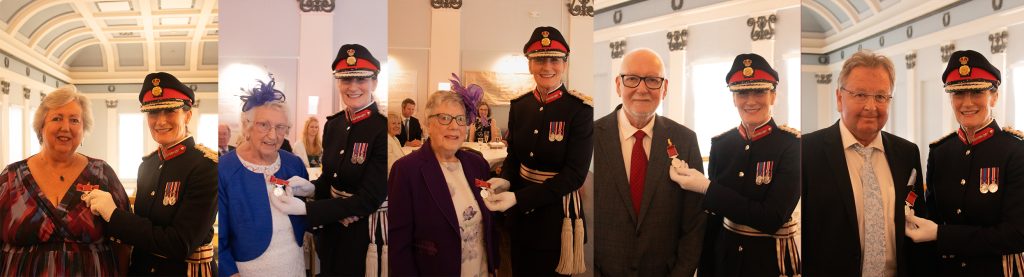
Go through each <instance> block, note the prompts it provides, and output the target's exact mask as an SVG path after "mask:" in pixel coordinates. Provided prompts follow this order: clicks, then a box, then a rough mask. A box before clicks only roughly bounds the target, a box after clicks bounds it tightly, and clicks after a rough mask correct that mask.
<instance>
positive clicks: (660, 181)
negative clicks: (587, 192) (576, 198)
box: [593, 105, 707, 276]
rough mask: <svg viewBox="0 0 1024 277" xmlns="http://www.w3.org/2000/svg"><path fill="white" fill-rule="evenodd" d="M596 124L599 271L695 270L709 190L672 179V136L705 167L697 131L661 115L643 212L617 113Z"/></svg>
mask: <svg viewBox="0 0 1024 277" xmlns="http://www.w3.org/2000/svg"><path fill="white" fill-rule="evenodd" d="M621 107H622V106H621V105H620V106H619V107H617V108H616V109H615V111H613V112H612V113H611V114H608V115H607V116H605V117H603V118H601V119H599V120H597V121H596V122H595V124H594V136H595V138H596V139H595V143H596V144H595V146H594V220H593V222H594V240H593V241H594V269H595V272H596V275H597V276H693V273H694V271H695V270H696V268H697V264H698V262H699V260H700V253H701V246H702V243H703V240H704V229H705V228H704V224H705V221H706V220H707V218H706V215H705V213H704V211H703V209H702V208H701V204H702V203H701V201H703V195H701V194H698V193H694V192H689V191H686V190H683V189H681V188H680V187H679V185H677V184H676V183H675V182H673V181H672V180H671V179H669V176H668V169H669V166H670V165H671V160H670V159H669V157H668V152H667V147H668V139H671V140H672V144H673V145H675V147H676V149H677V150H678V152H679V157H678V158H679V159H682V160H685V161H686V163H687V164H688V165H689V166H691V167H694V168H697V169H698V170H700V171H701V172H703V171H704V168H703V163H702V159H701V156H700V150H699V148H698V146H697V135H696V134H695V133H694V132H693V131H692V130H690V129H688V128H686V127H684V126H683V125H680V124H679V123H676V122H675V121H672V120H671V119H668V118H665V117H662V116H656V117H655V119H654V130H653V132H654V134H653V137H652V141H651V153H650V158H649V159H648V165H647V175H646V177H645V184H644V191H643V200H642V201H641V205H640V214H639V216H637V215H636V214H634V212H633V204H632V198H631V197H630V190H629V180H628V178H627V177H626V168H625V165H624V163H623V159H622V158H623V153H622V146H621V142H620V141H619V127H618V119H617V118H616V114H617V112H618V109H620V108H621Z"/></svg>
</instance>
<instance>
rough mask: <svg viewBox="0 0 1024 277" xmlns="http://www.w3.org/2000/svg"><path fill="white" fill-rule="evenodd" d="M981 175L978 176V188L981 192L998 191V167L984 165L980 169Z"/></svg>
mask: <svg viewBox="0 0 1024 277" xmlns="http://www.w3.org/2000/svg"><path fill="white" fill-rule="evenodd" d="M980 174H981V176H980V178H978V183H979V184H978V190H980V191H981V193H982V194H986V193H989V192H991V193H996V192H997V191H999V168H998V167H986V168H982V169H981V173H980Z"/></svg>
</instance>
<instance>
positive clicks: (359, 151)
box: [352, 142, 370, 164]
mask: <svg viewBox="0 0 1024 277" xmlns="http://www.w3.org/2000/svg"><path fill="white" fill-rule="evenodd" d="M352 148H353V149H352V163H353V164H363V163H364V162H366V150H367V149H369V148H370V144H369V143H365V142H356V143H355V144H354V145H352Z"/></svg>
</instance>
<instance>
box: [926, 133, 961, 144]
mask: <svg viewBox="0 0 1024 277" xmlns="http://www.w3.org/2000/svg"><path fill="white" fill-rule="evenodd" d="M954 135H956V130H953V131H952V132H949V134H948V135H945V136H942V137H939V139H937V140H935V141H933V142H932V143H929V144H928V147H935V145H938V144H939V143H940V142H942V141H943V140H946V138H949V137H951V136H954Z"/></svg>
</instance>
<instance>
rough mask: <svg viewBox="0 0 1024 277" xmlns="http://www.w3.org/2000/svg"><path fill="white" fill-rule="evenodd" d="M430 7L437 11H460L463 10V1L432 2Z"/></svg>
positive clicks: (439, 0)
mask: <svg viewBox="0 0 1024 277" xmlns="http://www.w3.org/2000/svg"><path fill="white" fill-rule="evenodd" d="M430 6H431V7H433V8H435V9H453V10H458V9H460V8H462V0H430Z"/></svg>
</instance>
